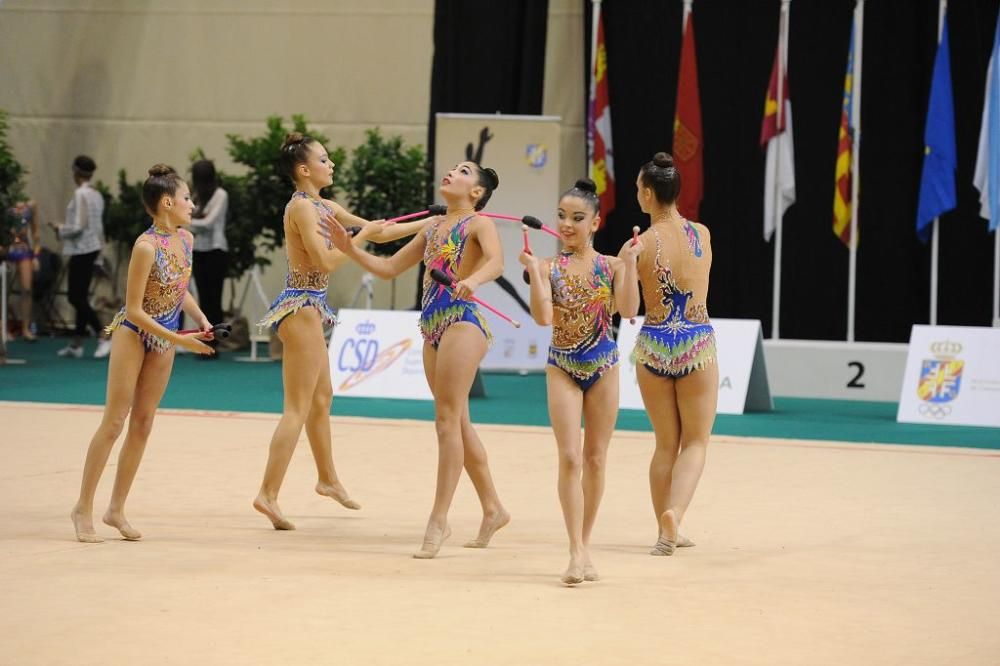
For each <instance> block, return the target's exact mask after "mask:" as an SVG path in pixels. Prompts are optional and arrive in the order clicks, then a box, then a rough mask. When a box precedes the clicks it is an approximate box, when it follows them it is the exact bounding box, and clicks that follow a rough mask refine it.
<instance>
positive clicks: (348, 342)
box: [328, 310, 433, 400]
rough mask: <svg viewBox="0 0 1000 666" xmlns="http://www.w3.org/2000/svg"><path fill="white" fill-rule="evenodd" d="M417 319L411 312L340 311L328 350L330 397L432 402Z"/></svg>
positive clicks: (416, 315)
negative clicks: (425, 375)
mask: <svg viewBox="0 0 1000 666" xmlns="http://www.w3.org/2000/svg"><path fill="white" fill-rule="evenodd" d="M419 318H420V313H419V312H412V311H402V310H340V311H339V312H338V313H337V319H338V320H339V323H338V324H337V327H336V328H335V329H334V331H333V335H332V336H331V337H330V347H329V350H328V352H329V358H330V374H331V378H332V380H333V392H334V395H337V396H356V397H367V398H404V399H410V400H432V399H433V396H432V395H431V392H430V389H429V388H428V386H427V381H426V379H425V378H424V369H423V339H422V338H421V337H420V331H419V329H418V328H417V322H418V320H419Z"/></svg>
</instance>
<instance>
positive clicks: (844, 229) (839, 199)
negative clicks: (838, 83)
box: [833, 24, 856, 247]
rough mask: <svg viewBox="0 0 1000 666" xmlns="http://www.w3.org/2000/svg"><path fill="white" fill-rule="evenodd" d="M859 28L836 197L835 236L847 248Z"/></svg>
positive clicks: (847, 80)
mask: <svg viewBox="0 0 1000 666" xmlns="http://www.w3.org/2000/svg"><path fill="white" fill-rule="evenodd" d="M855 33H856V26H855V25H853V24H852V25H851V47H850V49H849V50H848V52H847V74H846V75H845V76H844V104H843V108H842V109H841V111H840V132H839V134H838V143H837V167H836V171H835V177H836V189H835V191H834V194H833V233H834V234H835V235H836V236H837V238H839V239H840V240H841V242H842V243H844V245H847V246H848V247H850V245H851V223H852V220H851V176H852V174H851V153H852V150H853V145H854V127H852V126H851V110H852V105H853V103H854V39H855V37H856V34H855Z"/></svg>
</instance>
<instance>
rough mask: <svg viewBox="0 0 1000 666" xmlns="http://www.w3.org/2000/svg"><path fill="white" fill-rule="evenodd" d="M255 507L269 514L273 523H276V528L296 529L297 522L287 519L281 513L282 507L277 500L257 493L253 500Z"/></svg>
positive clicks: (266, 514)
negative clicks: (279, 506) (280, 507)
mask: <svg viewBox="0 0 1000 666" xmlns="http://www.w3.org/2000/svg"><path fill="white" fill-rule="evenodd" d="M253 508H255V509H257V510H258V511H260V512H261V513H262V514H264V515H265V516H267V517H268V518H269V519H270V521H271V524H272V525H274V529H276V530H294V529H295V524H294V523H293V522H292V521H290V520H288V519H286V518H285V516H284V515H282V513H281V509H279V508H278V501H277V500H269V499H267V498H266V497H264V496H263V495H257V499H255V500H254V501H253Z"/></svg>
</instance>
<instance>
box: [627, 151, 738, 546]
mask: <svg viewBox="0 0 1000 666" xmlns="http://www.w3.org/2000/svg"><path fill="white" fill-rule="evenodd" d="M635 185H636V189H637V193H636V196H637V198H638V200H639V207H640V208H641V209H642V212H644V213H646V214H648V215H649V217H650V222H651V224H650V227H649V229H647V230H646V231H645V233H643V234H642V236H640V240H641V242H642V245H643V248H644V249H643V251H642V253H641V254H640V255H639V266H638V267H639V280H640V282H641V283H642V293H643V301H644V302H645V304H646V318H645V321H644V322H643V325H642V329H641V330H640V332H639V337H638V339H637V340H636V344H635V351H634V352H633V355H632V360H633V361H634V362H635V364H636V367H635V371H636V377H637V378H638V381H639V390H640V392H641V393H642V401H643V404H644V405H645V406H646V413H647V414H648V415H649V420H650V422H651V423H652V424H653V431H654V433H655V434H656V449H655V451H654V453H653V459H652V461H651V462H650V465H649V489H650V493H651V495H652V500H653V512H654V513H655V514H656V520H657V527H658V530H659V536H658V538H657V541H656V545H655V546H654V547H653V549H652V551H650V554H652V555H673V553H674V548H676V547H677V546H678V545H679V544H678V539H679V537H678V529H679V527H680V524H681V521H682V520H683V519H684V514H685V512H686V511H687V508H688V505H690V503H691V498H692V497H693V496H694V491H695V489H696V488H697V487H698V481H699V479H700V478H701V472H702V469H703V468H704V467H705V454H706V451H707V449H708V440H709V436H710V435H711V433H712V424H713V423H714V422H715V408H716V404H717V402H718V397H719V368H718V365H717V364H716V350H715V332H714V330H713V328H712V324H711V323H710V322H709V319H708V308H707V306H706V301H707V298H708V278H709V272H710V271H711V268H712V238H711V235H710V234H709V232H708V228H706V227H705V226H704V225H703V224H698V223H697V222H691V221H689V220H686V219H684V218H683V217H681V215H680V213H678V212H677V197H678V195H679V194H680V191H681V179H680V174H679V173H678V172H677V169H676V168H675V167H674V161H673V158H672V157H671V156H670V155H668V154H667V153H662V152H661V153H657V154H656V155H655V156H654V157H653V159H652V160H651V161H649V162H647V163H646V164H644V165H643V166H642V168H641V169H640V170H639V176H638V178H637V179H636V183H635ZM623 314H628V313H623ZM681 539H682V540H683V537H681Z"/></svg>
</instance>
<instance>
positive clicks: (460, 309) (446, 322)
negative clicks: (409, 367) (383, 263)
mask: <svg viewBox="0 0 1000 666" xmlns="http://www.w3.org/2000/svg"><path fill="white" fill-rule="evenodd" d="M473 217H475V215H469V216H468V217H465V218H463V219H461V220H460V221H459V222H458V224H456V225H455V226H454V227H452V229H451V231H450V232H448V234H447V235H446V236H445V237H444V238H439V237H438V233H437V232H438V227H440V226H441V222H442V221H443V220H444V219H445V218H443V217H441V218H438V219H437V220H436V221H435V222H434V223H432V224H430V225H428V227H427V231H425V232H424V233H425V234H426V236H425V239H426V243H425V245H424V266H425V267H426V269H427V270H426V271H425V272H424V294H423V298H422V299H421V306H422V307H421V312H420V334H421V335H422V336H423V338H424V340H426V341H427V342H429V343H430V344H431V345H432V346H433V347H434V348H435V349H437V346H438V345H439V344H441V336H443V335H444V332H445V331H446V330H448V328H449V327H450V326H452V325H453V324H457V323H458V322H460V321H467V322H469V323H470V324H474V325H475V326H476V327H478V328H479V330H481V331H482V332H483V335H485V336H486V341H487V343H489V344H493V334H492V333H491V332H490V327H489V325H487V323H486V320H485V319H484V318H483V315H482V313H480V312H479V306H478V305H476V304H475V303H473V302H471V301H465V300H461V299H455V298H453V297H452V295H451V293H449V292H448V290H447V289H445V288H444V286H442V285H440V284H438V283H437V282H435V281H434V280H433V279H432V278H431V270H432V269H434V268H436V269H438V270H440V271H442V272H444V273H446V274H447V275H449V276H451V277H452V278H454V277H455V275H456V274H457V273H458V268H459V265H460V264H461V263H462V255H463V254H464V252H465V243H466V241H467V240H468V238H469V229H468V227H469V222H470V221H471V220H472V218H473Z"/></svg>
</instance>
